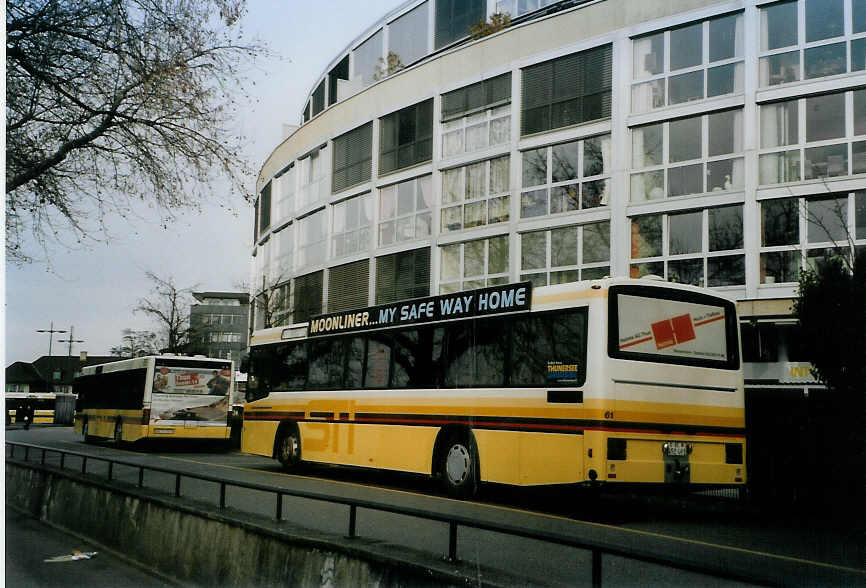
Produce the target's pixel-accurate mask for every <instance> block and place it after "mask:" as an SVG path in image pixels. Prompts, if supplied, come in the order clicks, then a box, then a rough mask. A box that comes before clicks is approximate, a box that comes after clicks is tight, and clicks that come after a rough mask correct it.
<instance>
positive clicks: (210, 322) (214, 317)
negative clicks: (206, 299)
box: [201, 314, 241, 326]
mask: <svg viewBox="0 0 866 588" xmlns="http://www.w3.org/2000/svg"><path fill="white" fill-rule="evenodd" d="M240 322H241V317H240V316H238V315H234V314H204V315H201V324H202V325H205V326H214V325H234V324H238V325H239V324H240Z"/></svg>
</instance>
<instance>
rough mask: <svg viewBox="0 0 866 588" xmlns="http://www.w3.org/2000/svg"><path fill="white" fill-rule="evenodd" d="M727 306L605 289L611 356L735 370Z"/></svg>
mask: <svg viewBox="0 0 866 588" xmlns="http://www.w3.org/2000/svg"><path fill="white" fill-rule="evenodd" d="M734 316H735V314H734V310H733V308H732V303H730V302H727V301H725V300H723V299H720V298H712V297H710V296H706V295H703V294H691V293H689V292H684V291H680V290H667V291H666V290H662V289H660V288H641V287H637V288H629V289H616V288H611V301H610V319H611V324H612V328H611V341H610V343H611V345H610V348H611V349H610V350H611V356H612V357H618V358H622V359H637V360H642V361H656V362H663V363H677V364H683V365H704V366H708V367H722V368H728V369H736V368H738V367H739V357H738V353H737V334H736V330H733V331H732V330H731V326H732V324H733V325H734V329H735V328H736V325H735V322H734V320H733V317H734Z"/></svg>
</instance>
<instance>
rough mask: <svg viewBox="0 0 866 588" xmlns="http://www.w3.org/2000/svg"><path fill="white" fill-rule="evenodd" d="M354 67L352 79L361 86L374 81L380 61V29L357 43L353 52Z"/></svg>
mask: <svg viewBox="0 0 866 588" xmlns="http://www.w3.org/2000/svg"><path fill="white" fill-rule="evenodd" d="M354 56H355V60H354V68H353V74H354V75H353V76H352V79H353V80H354V81H356V83H359V84H360V85H361V87H366V86H369V85H370V84H372V83H373V82H374V81H376V68H377V67H380V66H381V63H382V59H383V57H382V31H381V29H380V30H378V31H376V34H374V35H373V36H372V37H370V38H369V39H367V40H366V41H364V42H363V43H361V44H360V45H358V48H357V49H355V52H354Z"/></svg>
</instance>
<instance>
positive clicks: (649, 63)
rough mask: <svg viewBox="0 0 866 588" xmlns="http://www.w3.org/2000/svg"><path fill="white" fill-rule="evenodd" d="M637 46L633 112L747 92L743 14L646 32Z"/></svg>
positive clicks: (633, 46)
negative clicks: (656, 31)
mask: <svg viewBox="0 0 866 588" xmlns="http://www.w3.org/2000/svg"><path fill="white" fill-rule="evenodd" d="M705 46H706V50H705ZM632 49H633V68H634V69H633V71H634V75H633V79H634V81H635V83H634V84H633V85H632V89H631V99H632V106H631V110H632V112H635V113H637V112H647V111H649V110H652V109H655V108H660V107H663V106H668V105H673V104H681V103H684V102H690V101H692V100H703V99H704V98H712V97H714V96H724V95H727V94H733V93H738V92H742V91H743V61H742V59H743V16H742V14H731V15H727V16H722V17H719V18H714V19H712V20H709V21H704V22H698V23H693V24H690V25H686V26H682V27H678V28H675V29H671V30H670V31H668V32H667V33H664V32H660V33H654V34H652V35H647V36H645V37H640V38H637V39H634V40H633V41H632ZM666 56H667V57H668V60H667V61H668V64H667V69H665V63H666V60H665V57H666Z"/></svg>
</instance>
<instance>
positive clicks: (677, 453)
mask: <svg viewBox="0 0 866 588" xmlns="http://www.w3.org/2000/svg"><path fill="white" fill-rule="evenodd" d="M662 447H663V449H664V453H665V455H669V456H671V457H686V456H687V455H688V454H689V444H688V443H686V442H685V441H668V442H667V443H665V444H664V445H663V446H662Z"/></svg>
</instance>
